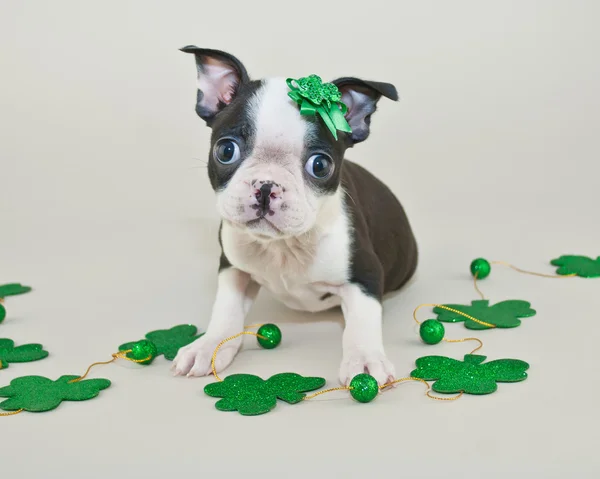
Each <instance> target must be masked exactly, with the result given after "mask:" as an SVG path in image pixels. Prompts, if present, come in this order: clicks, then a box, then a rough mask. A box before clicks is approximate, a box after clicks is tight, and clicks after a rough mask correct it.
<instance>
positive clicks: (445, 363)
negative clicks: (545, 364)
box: [410, 354, 529, 394]
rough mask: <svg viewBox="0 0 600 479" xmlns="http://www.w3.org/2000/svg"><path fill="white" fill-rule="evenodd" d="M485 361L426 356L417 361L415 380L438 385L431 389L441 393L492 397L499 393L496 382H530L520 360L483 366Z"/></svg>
mask: <svg viewBox="0 0 600 479" xmlns="http://www.w3.org/2000/svg"><path fill="white" fill-rule="evenodd" d="M485 359H486V357H485V356H478V355H476V354H466V355H465V358H464V361H459V360H457V359H452V358H447V357H445V356H425V357H422V358H419V359H417V369H415V370H414V371H413V372H411V373H410V375H411V377H413V378H420V379H424V380H425V381H435V382H434V383H433V385H432V387H431V388H432V389H433V390H434V391H436V392H438V393H446V394H451V393H460V392H464V393H466V394H490V393H493V392H494V391H496V389H498V385H497V384H496V383H497V382H517V381H523V380H524V379H526V378H527V373H526V372H525V371H527V369H529V364H527V363H526V362H525V361H521V360H519V359H497V360H495V361H490V362H489V363H484V364H482V363H483V362H484V361H485Z"/></svg>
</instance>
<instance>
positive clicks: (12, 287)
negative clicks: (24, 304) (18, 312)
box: [0, 283, 31, 298]
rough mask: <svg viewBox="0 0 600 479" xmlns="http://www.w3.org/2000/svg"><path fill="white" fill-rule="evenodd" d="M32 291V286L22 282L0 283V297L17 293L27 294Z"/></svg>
mask: <svg viewBox="0 0 600 479" xmlns="http://www.w3.org/2000/svg"><path fill="white" fill-rule="evenodd" d="M30 291H31V287H29V286H23V285H22V284H20V283H10V284H3V285H0V298H6V297H7V296H16V295H17V294H25V293H29V292H30Z"/></svg>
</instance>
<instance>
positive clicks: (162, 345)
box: [119, 324, 204, 361]
mask: <svg viewBox="0 0 600 479" xmlns="http://www.w3.org/2000/svg"><path fill="white" fill-rule="evenodd" d="M197 332H198V328H196V326H192V325H191V324H180V325H179V326H174V327H172V328H171V329H158V330H156V331H150V332H149V333H148V334H146V339H148V340H149V341H152V342H153V343H154V345H155V346H156V349H157V351H158V352H157V356H160V355H161V354H164V356H165V358H166V359H168V360H169V361H172V360H173V359H175V356H176V355H177V351H179V349H180V348H182V347H183V346H187V345H188V344H190V343H191V342H193V341H195V340H196V339H198V338H199V337H200V336H202V334H204V333H201V334H196V333H197ZM137 342H138V341H133V342H129V343H125V344H122V345H121V346H119V351H127V350H129V349H131V348H132V347H133V346H134V345H135V344H136V343H137Z"/></svg>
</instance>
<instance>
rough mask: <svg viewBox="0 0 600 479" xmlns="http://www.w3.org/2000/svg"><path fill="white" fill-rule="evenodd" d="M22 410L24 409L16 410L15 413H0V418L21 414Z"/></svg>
mask: <svg viewBox="0 0 600 479" xmlns="http://www.w3.org/2000/svg"><path fill="white" fill-rule="evenodd" d="M24 410H25V409H17V410H16V411H10V412H0V417H6V416H14V415H15V414H19V413H21V412H23V411H24Z"/></svg>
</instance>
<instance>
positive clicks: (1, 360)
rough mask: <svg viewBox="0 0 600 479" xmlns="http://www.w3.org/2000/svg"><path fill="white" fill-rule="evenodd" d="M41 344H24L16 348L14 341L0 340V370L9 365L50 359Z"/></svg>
mask: <svg viewBox="0 0 600 479" xmlns="http://www.w3.org/2000/svg"><path fill="white" fill-rule="evenodd" d="M43 348H44V347H43V346H42V345H41V344H23V345H22V346H17V347H16V348H15V342H14V341H13V340H12V339H7V338H2V339H0V369H4V368H7V367H8V365H9V363H27V362H30V361H38V360H40V359H44V358H46V357H48V351H44V349H43Z"/></svg>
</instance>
